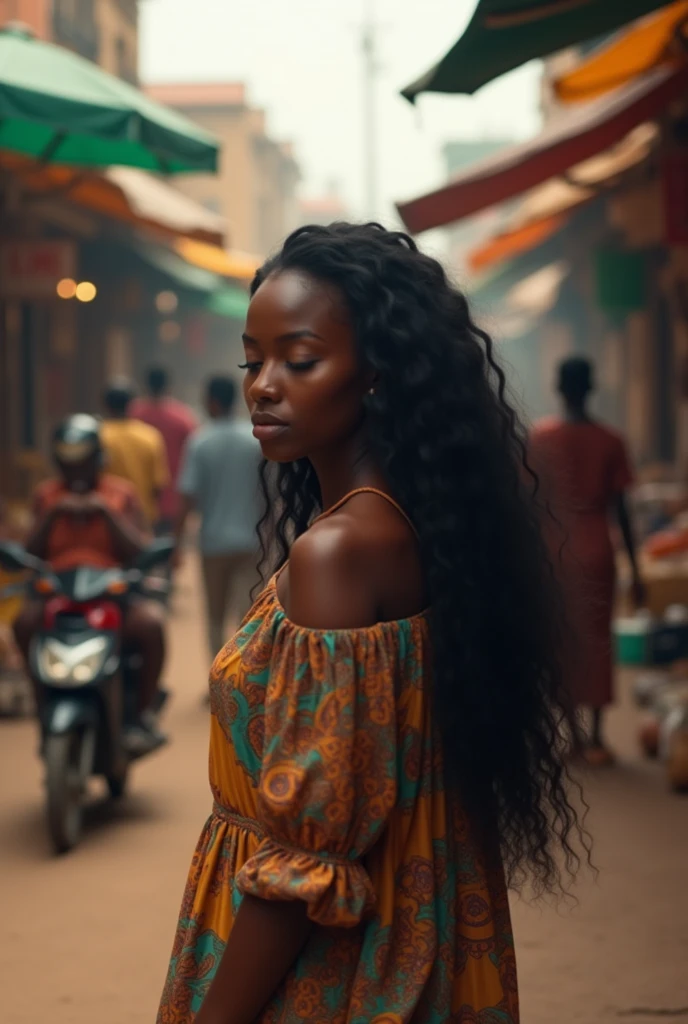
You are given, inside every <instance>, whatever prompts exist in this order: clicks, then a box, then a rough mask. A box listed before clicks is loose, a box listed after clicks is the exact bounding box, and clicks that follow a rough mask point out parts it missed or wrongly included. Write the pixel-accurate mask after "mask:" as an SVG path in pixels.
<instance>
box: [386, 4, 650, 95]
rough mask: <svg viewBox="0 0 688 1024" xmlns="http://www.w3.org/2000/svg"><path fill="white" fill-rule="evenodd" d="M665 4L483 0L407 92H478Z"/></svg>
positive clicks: (404, 90)
mask: <svg viewBox="0 0 688 1024" xmlns="http://www.w3.org/2000/svg"><path fill="white" fill-rule="evenodd" d="M665 6H667V0H479V2H478V6H477V7H476V9H475V13H474V14H473V18H472V20H471V22H470V24H469V26H468V28H467V29H466V31H465V32H464V34H463V35H462V36H461V38H460V39H459V41H458V42H457V43H455V44H454V46H453V47H452V48H451V50H450V51H449V53H447V54H446V55H445V56H444V57H443V58H442V60H441V61H440V62H439V64H436V65H435V66H434V67H432V68H430V70H429V71H426V73H425V74H424V75H422V76H421V77H420V78H419V79H417V81H415V82H412V83H411V85H407V86H406V88H405V89H403V90H402V95H403V96H405V97H406V99H407V100H410V101H411V102H413V101H414V100H415V98H416V96H418V94H419V93H421V92H461V93H474V92H476V90H478V89H479V88H480V87H481V86H483V85H485V84H486V83H487V82H491V81H492V80H493V79H495V78H499V76H500V75H503V74H504V73H505V72H507V71H511V70H512V69H513V68H517V67H520V65H521V64H525V63H526V62H527V61H529V60H533V58H535V57H545V56H546V55H547V54H550V53H555V52H556V51H557V50H563V49H564V48H565V47H567V46H573V45H574V44H576V43H581V42H583V41H584V40H586V39H594V38H595V37H596V36H601V35H604V33H606V32H613V31H614V30H615V29H617V28H619V27H620V26H621V25H625V24H627V23H628V22H629V21H633V20H634V19H635V18H639V17H641V16H642V15H643V14H647V13H648V12H650V11H654V10H656V9H657V8H658V7H665Z"/></svg>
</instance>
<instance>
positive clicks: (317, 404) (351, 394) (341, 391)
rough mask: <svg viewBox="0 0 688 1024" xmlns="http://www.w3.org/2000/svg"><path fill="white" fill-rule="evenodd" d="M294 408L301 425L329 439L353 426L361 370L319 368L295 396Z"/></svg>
mask: <svg viewBox="0 0 688 1024" xmlns="http://www.w3.org/2000/svg"><path fill="white" fill-rule="evenodd" d="M294 398H295V402H294V411H295V412H296V413H297V416H298V419H299V420H300V421H301V423H302V425H303V427H304V428H306V427H308V429H309V430H311V431H313V433H317V434H321V435H325V436H327V437H328V438H329V437H331V436H333V435H334V436H336V434H337V433H338V432H341V431H345V430H348V429H350V428H351V426H353V425H355V424H356V423H357V422H358V420H359V418H360V416H361V409H362V405H363V386H362V383H361V377H360V373H359V372H358V371H357V370H355V369H354V370H351V369H349V370H348V372H341V371H340V372H332V371H322V372H320V373H314V374H313V376H312V377H311V379H310V380H308V381H306V380H304V381H303V383H302V384H300V387H299V396H298V399H297V396H296V394H295V395H294Z"/></svg>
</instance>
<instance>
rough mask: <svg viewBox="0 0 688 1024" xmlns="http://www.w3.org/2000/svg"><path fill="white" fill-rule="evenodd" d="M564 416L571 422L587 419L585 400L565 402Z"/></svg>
mask: <svg viewBox="0 0 688 1024" xmlns="http://www.w3.org/2000/svg"><path fill="white" fill-rule="evenodd" d="M564 417H565V418H566V419H567V420H569V422H571V423H580V422H582V421H583V420H587V419H589V416H588V409H587V406H586V403H585V402H565V403H564Z"/></svg>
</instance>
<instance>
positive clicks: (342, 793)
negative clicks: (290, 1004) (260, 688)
mask: <svg viewBox="0 0 688 1024" xmlns="http://www.w3.org/2000/svg"><path fill="white" fill-rule="evenodd" d="M395 663H396V658H395V646H394V644H393V642H392V640H391V638H390V636H389V634H388V633H387V632H386V630H385V627H384V626H375V627H372V628H370V629H362V630H346V631H344V630H337V631H331V632H327V631H320V630H309V629H302V628H299V627H297V626H294V625H293V624H291V623H289V622H288V621H287V620H284V621H283V622H282V623H281V624H280V625H279V627H278V629H277V634H276V637H275V645H274V648H273V655H272V661H271V669H270V680H269V683H268V690H267V698H266V705H265V744H264V753H263V764H262V770H261V778H260V785H259V796H258V817H259V821H260V824H261V826H262V828H263V829H264V834H265V838H264V840H263V841H262V842H261V844H260V846H259V848H258V850H257V852H256V853H255V854H254V856H253V857H251V858H250V859H249V860H248V861H247V862H246V864H245V865H244V867H243V868H242V870H241V871H240V872H239V874H238V875H237V880H236V881H237V885H238V887H239V890H240V891H241V892H243V893H250V894H251V895H254V896H258V897H261V898H262V899H268V900H303V901H304V902H305V903H306V904H307V906H308V916H309V917H310V918H311V919H312V920H313V921H315V922H317V923H318V924H321V925H326V926H332V925H334V926H339V927H352V926H353V925H355V924H357V923H358V922H359V921H360V920H361V918H362V917H364V916H365V915H366V914H367V913H368V912H369V911H371V910H372V908H373V906H374V903H375V896H374V892H373V889H372V885H371V882H370V878H369V877H368V874H367V872H366V870H365V867H364V866H363V864H362V862H361V858H362V856H363V855H364V854H365V853H366V851H367V850H369V849H370V848H371V847H372V846H373V844H374V843H375V842H376V840H377V839H378V838H379V836H380V835H381V833H382V831H383V829H384V827H385V823H386V821H387V819H388V817H389V814H390V812H391V810H392V808H393V807H394V804H395V801H396V757H397V751H396V723H395V702H394V674H395V670H394V666H395Z"/></svg>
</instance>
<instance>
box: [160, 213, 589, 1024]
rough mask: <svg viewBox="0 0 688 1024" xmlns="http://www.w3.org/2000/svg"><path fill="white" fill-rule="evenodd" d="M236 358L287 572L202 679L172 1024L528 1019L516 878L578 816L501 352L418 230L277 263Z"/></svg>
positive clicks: (264, 279)
mask: <svg viewBox="0 0 688 1024" xmlns="http://www.w3.org/2000/svg"><path fill="white" fill-rule="evenodd" d="M244 344H245V348H246V362H245V364H244V370H245V373H246V379H245V388H244V390H245V397H246V401H247V403H248V407H249V410H250V413H251V417H252V420H253V423H254V433H255V435H256V437H257V438H258V440H259V441H260V443H261V445H262V449H263V454H264V455H265V456H266V458H267V459H268V460H270V462H271V463H272V464H277V465H276V467H275V466H274V465H271V466H270V467H269V468H268V469H267V470H266V471H265V474H264V484H265V490H266V495H267V497H268V499H269V506H268V507H269V510H270V513H269V514H266V518H265V520H264V523H263V527H264V531H263V536H264V538H265V542H264V550H267V545H269V546H270V547H271V548H273V549H274V546H275V538H276V541H277V546H278V549H279V552H278V565H279V571H278V573H277V574H276V575H275V576H273V577H272V579H271V580H270V582H269V583H268V585H267V587H266V589H265V590H264V591H263V593H262V594H261V595H260V596H259V597H258V599H257V601H256V602H255V604H254V607H253V609H252V610H251V612H250V613H249V615H248V616H247V618H246V619H245V620H244V623H243V625H242V627H241V628H240V630H239V632H238V634H237V635H236V637H235V638H234V639H233V640H232V641H231V642H230V643H229V644H228V645H227V646H226V647H225V648H224V650H223V651H222V652H221V653H220V654H219V655H218V658H217V660H216V662H215V664H214V666H213V669H212V673H211V708H212V713H213V714H212V725H211V753H210V777H211V786H212V790H213V795H214V798H215V804H214V807H213V813H212V815H211V817H210V819H209V821H208V823H207V825H206V828H205V830H204V832H203V834H202V836H201V839H200V841H199V845H198V847H197V850H196V854H195V857H194V860H193V864H192V868H191V873H190V876H189V880H188V884H187V888H186V893H185V896H184V902H183V905H182V911H181V916H180V922H179V928H178V931H177V936H176V940H175V944H174V950H173V954H172V962H171V966H170V971H169V975H168V979H167V984H166V987H165V991H164V994H163V998H162V1005H161V1008H160V1014H159V1017H158V1021H159V1024H190V1022H192V1021H195V1022H196V1024H251V1022H255V1021H259V1022H261V1024H267V1022H280V1024H287V1022H288V1024H296V1022H306V1021H307V1022H309V1024H325V1022H327V1024H332V1022H335V1024H336V1022H340V1024H344V1022H355V1024H363V1022H365V1024H371V1022H373V1021H374V1022H376V1024H402V1022H407V1021H413V1022H414V1024H435V1022H437V1024H439V1022H446V1021H449V1020H452V1021H461V1022H464V1024H468V1022H475V1021H485V1022H487V1021H488V1019H489V1020H490V1021H492V1020H494V1021H495V1022H496V1021H497V1020H499V1021H500V1022H503V1024H514V1022H516V1021H517V1020H518V1000H517V990H516V974H515V961H514V948H513V938H512V934H511V927H510V923H509V910H508V904H507V896H506V884H505V870H504V868H506V876H507V877H508V878H509V879H510V880H512V881H515V882H518V881H520V880H521V879H522V878H523V875H524V873H525V872H526V871H528V869H530V873H531V875H532V878H533V880H534V883H535V886H536V888H538V889H540V890H549V889H552V888H553V887H554V886H556V884H557V880H558V877H557V867H556V862H555V858H556V857H557V855H558V854H560V853H561V851H562V850H563V852H564V863H565V865H566V867H567V868H568V869H569V871H571V870H573V869H575V867H576V866H577V863H578V858H577V855H576V852H575V849H574V847H573V841H574V839H575V833H576V832H577V831H580V829H579V826H578V822H577V819H576V816H575V813H574V811H573V810H572V808H571V806H570V805H569V802H568V800H567V796H566V791H565V772H564V769H563V767H562V757H561V752H560V750H559V743H558V737H559V724H560V719H561V717H562V714H563V711H562V704H561V702H560V699H559V697H558V692H557V687H558V680H559V666H558V660H557V650H558V642H559V636H558V628H557V620H556V615H555V609H556V602H555V601H553V600H552V591H551V584H550V575H549V573H548V569H547V561H546V555H545V552H544V548H543V545H542V543H541V540H540V534H539V530H538V525H537V519H536V516H535V513H534V510H533V509H532V508H531V507H530V502H529V499H528V498H527V496H526V492H525V490H524V486H523V480H524V477H525V474H524V473H523V472H522V459H521V451H522V445H521V442H520V441H519V436H518V432H517V431H518V428H517V424H516V420H515V417H514V414H513V412H512V411H511V409H510V408H509V407H508V405H507V404H506V402H505V400H504V379H503V376H502V373H501V371H500V370H499V369H498V368H497V366H496V364H495V362H494V360H493V357H492V346H491V342H490V340H489V338H488V337H487V336H486V335H485V334H483V333H482V332H481V331H479V330H478V329H477V328H476V327H475V326H474V325H473V323H472V322H471V320H470V317H469V313H468V307H467V304H466V300H465V299H464V297H463V296H462V295H461V294H460V293H459V292H457V291H456V290H454V289H453V288H452V287H451V286H450V284H449V283H448V281H447V278H446V277H445V274H444V271H443V270H442V268H441V266H440V265H439V264H438V263H437V262H436V261H435V260H433V259H430V258H429V257H427V256H424V255H422V254H421V253H420V252H418V250H417V248H416V246H415V244H414V243H413V241H412V240H411V239H410V238H408V237H407V236H406V235H403V234H399V233H397V232H388V231H385V230H383V229H382V228H380V227H379V226H377V225H367V226H365V227H358V226H351V225H347V224H338V225H333V226H332V227H329V228H324V227H311V228H302V229H300V230H298V231H296V232H295V233H294V234H293V235H291V236H290V238H288V239H287V241H286V243H285V245H284V248H283V249H282V251H281V252H280V253H279V255H277V256H276V257H274V258H273V259H271V260H269V261H268V263H267V264H266V265H265V266H264V267H263V268H262V269H261V270H260V271H259V273H258V275H257V277H256V279H255V281H254V283H253V287H252V300H251V304H250V309H249V312H248V318H247V324H246V333H245V335H244ZM275 469H276V472H272V471H271V470H275ZM323 510H324V511H323ZM500 847H501V850H502V851H503V853H500ZM502 856H503V858H504V864H503V862H502Z"/></svg>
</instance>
